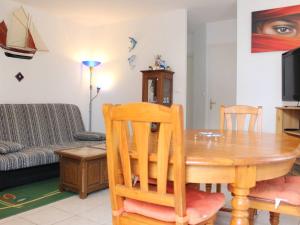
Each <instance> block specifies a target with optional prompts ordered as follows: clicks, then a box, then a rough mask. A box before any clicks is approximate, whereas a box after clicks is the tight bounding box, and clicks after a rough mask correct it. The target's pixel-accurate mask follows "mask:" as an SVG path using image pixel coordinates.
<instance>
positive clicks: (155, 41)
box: [92, 10, 187, 130]
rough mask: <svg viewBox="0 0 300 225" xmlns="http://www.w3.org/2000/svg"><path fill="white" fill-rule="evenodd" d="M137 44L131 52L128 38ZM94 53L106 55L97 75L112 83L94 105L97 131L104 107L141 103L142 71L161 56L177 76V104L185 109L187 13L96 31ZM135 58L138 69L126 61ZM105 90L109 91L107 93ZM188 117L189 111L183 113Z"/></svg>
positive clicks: (159, 16)
mask: <svg viewBox="0 0 300 225" xmlns="http://www.w3.org/2000/svg"><path fill="white" fill-rule="evenodd" d="M129 36H133V37H135V38H136V40H137V41H138V44H137V46H136V48H135V49H134V50H133V51H132V52H130V53H129V52H128V47H129V41H128V37H129ZM92 37H94V39H93V45H94V46H95V49H100V50H101V51H102V54H103V64H102V66H100V67H99V68H97V70H96V71H95V72H96V73H97V74H98V76H99V77H106V79H111V84H110V85H109V87H105V86H106V85H107V84H106V82H102V83H101V81H100V85H104V90H103V91H101V94H100V96H99V98H97V99H96V100H95V104H94V112H93V115H94V118H95V129H97V128H98V127H97V126H96V125H98V124H100V130H103V120H102V112H101V111H100V110H99V108H100V107H101V106H102V104H103V103H107V102H110V103H125V102H135V101H141V100H142V74H141V72H140V71H141V70H145V69H148V66H149V65H153V63H154V56H155V55H156V54H161V55H162V57H163V59H165V60H166V61H167V64H168V65H170V67H171V68H172V70H173V71H174V72H175V74H174V90H173V91H174V103H177V104H182V105H183V107H184V109H185V108H186V80H187V72H186V71H187V62H186V60H187V59H186V58H187V57H186V56H187V15H186V11H185V10H176V11H172V12H168V13H164V14H161V15H155V16H153V17H148V18H144V19H140V20H138V21H132V22H128V23H121V24H115V25H109V26H103V27H99V28H96V29H94V32H93V33H92ZM131 54H135V55H136V67H135V68H134V69H130V67H129V65H128V62H127V58H128V57H129V56H130V55H131ZM105 88H106V90H105ZM184 113H186V111H185V112H184Z"/></svg>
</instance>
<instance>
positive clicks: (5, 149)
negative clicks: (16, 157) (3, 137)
mask: <svg viewBox="0 0 300 225" xmlns="http://www.w3.org/2000/svg"><path fill="white" fill-rule="evenodd" d="M24 148H25V146H24V145H22V144H19V143H16V142H10V141H0V154H7V153H12V152H18V151H21V150H23V149H24Z"/></svg>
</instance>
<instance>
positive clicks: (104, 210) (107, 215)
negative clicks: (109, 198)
mask: <svg viewBox="0 0 300 225" xmlns="http://www.w3.org/2000/svg"><path fill="white" fill-rule="evenodd" d="M79 216H80V217H83V218H87V219H89V220H92V221H94V222H96V223H97V224H101V225H102V224H107V223H111V209H110V204H106V205H102V206H98V207H96V208H94V209H93V210H90V211H87V212H84V213H81V214H79Z"/></svg>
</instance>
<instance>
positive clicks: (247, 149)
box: [133, 130, 300, 225]
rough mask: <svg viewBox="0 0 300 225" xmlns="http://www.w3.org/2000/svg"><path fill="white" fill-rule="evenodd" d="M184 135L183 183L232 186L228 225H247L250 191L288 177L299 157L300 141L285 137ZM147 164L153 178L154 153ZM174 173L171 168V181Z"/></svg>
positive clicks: (199, 132) (230, 133)
mask: <svg viewBox="0 0 300 225" xmlns="http://www.w3.org/2000/svg"><path fill="white" fill-rule="evenodd" d="M184 135H185V137H184V142H185V143H184V147H185V153H186V182H187V183H198V184H199V183H212V184H214V183H223V184H231V191H232V194H233V199H232V201H231V203H232V218H231V225H249V220H248V210H249V200H248V197H247V196H248V195H249V192H250V189H251V188H252V187H255V185H256V182H257V181H262V180H268V179H272V178H276V177H280V176H284V175H286V174H288V172H289V171H290V170H291V168H292V166H293V164H294V162H295V160H296V158H297V157H299V156H300V150H299V149H300V147H299V144H300V139H299V138H297V137H293V136H289V135H286V134H272V133H255V132H243V131H222V130H186V131H185V134H184ZM154 143H155V141H154ZM150 149H151V148H150ZM150 161H152V162H153V165H152V166H153V169H151V168H150V169H149V176H151V177H156V174H155V173H156V169H155V154H154V153H153V154H152V155H151V154H150ZM150 167H151V164H150ZM134 168H135V167H134V166H133V169H134ZM175 172H176V171H173V170H172V167H170V171H169V179H170V180H171V179H172V177H173V174H174V173H175Z"/></svg>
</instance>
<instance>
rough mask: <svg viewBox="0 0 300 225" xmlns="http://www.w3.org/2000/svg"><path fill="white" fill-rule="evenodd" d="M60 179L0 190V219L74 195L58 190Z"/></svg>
mask: <svg viewBox="0 0 300 225" xmlns="http://www.w3.org/2000/svg"><path fill="white" fill-rule="evenodd" d="M58 185H59V179H58V178H53V179H49V180H45V181H40V182H35V183H32V184H28V185H23V186H19V187H14V188H9V189H6V190H4V191H1V192H0V219H3V218H5V217H8V216H12V215H16V214H18V213H21V212H25V211H28V210H31V209H34V208H38V207H40V206H43V205H47V204H50V203H52V202H56V201H59V200H62V199H65V198H68V197H71V196H73V195H74V193H71V192H60V191H59V190H58Z"/></svg>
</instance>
